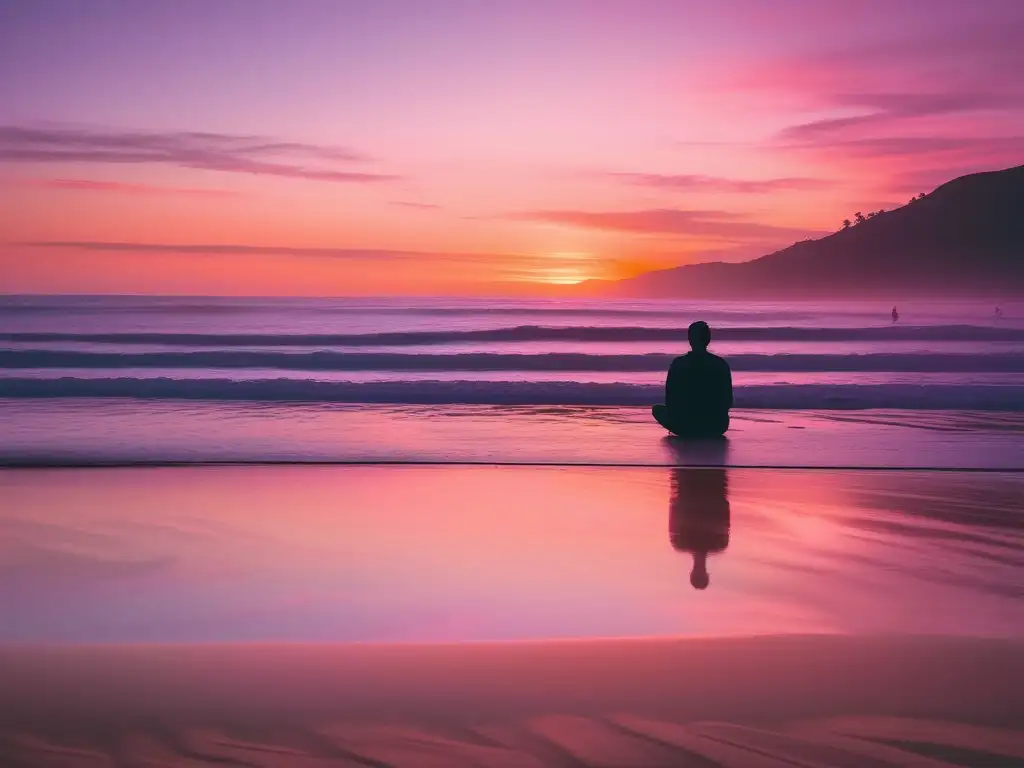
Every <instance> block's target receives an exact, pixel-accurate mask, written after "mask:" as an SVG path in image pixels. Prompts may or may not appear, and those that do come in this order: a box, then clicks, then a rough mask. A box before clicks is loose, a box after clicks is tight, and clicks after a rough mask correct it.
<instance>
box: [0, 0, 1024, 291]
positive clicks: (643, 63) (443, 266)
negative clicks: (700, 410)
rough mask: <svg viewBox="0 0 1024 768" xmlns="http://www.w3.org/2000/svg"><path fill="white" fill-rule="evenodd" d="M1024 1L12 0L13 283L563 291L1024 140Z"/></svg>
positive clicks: (904, 195)
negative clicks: (1022, 75) (140, 0)
mask: <svg viewBox="0 0 1024 768" xmlns="http://www.w3.org/2000/svg"><path fill="white" fill-rule="evenodd" d="M1021 40H1024V2H1021V1H1020V0H976V2H963V1H962V0H886V1H885V2H881V1H876V0H862V2H858V3H848V2H839V1H838V0H806V1H804V0H774V1H773V2H763V0H719V1H718V2H688V1H687V0H674V1H673V0H621V1H620V0H489V1H485V0H348V1H345V0H278V1H276V2H271V1H270V0H173V1H171V0H147V1H146V2H133V1H131V0H92V1H91V2H78V1H76V0H25V1H22V2H17V1H16V0H0V70H2V73H3V77H2V78H0V199H2V201H3V203H2V205H0V291H2V292H7V293H65V292H71V293H159V294H212V295H276V294H282V295H368V294H369V295H394V294H460V295H486V294H496V293H498V294H501V293H509V294H525V295H529V294H531V293H538V294H544V293H549V292H551V291H552V290H553V289H555V288H556V287H557V286H563V285H566V284H570V283H574V282H579V281H581V280H584V279H588V278H619V277H626V276H630V275H634V274H637V273H639V272H643V271H646V270H649V269H657V268H664V267H670V266H675V265H678V264H683V263H689V262H695V261H706V260H720V259H728V260H740V259H746V258H751V257H754V256H759V255H762V254H764V253H767V252H770V251H772V250H775V249H776V248H778V247H780V246H785V245H788V244H789V243H791V242H793V241H794V240H798V239H802V238H805V237H814V236H817V235H818V234H821V233H824V232H827V231H831V230H834V229H837V228H838V227H839V225H840V223H841V221H842V220H843V219H844V218H847V217H852V215H853V213H854V212H855V211H857V210H863V211H865V212H866V211H871V210H877V209H879V208H892V207H894V206H897V205H900V204H902V203H905V202H906V201H907V199H908V198H909V197H910V196H911V195H913V194H916V193H918V192H924V191H929V190H930V189H932V188H933V187H934V186H935V185H937V184H939V183H941V182H943V181H946V180H948V179H950V178H952V177H954V176H957V175H961V174H963V173H968V172H972V171H979V170H988V169H994V168H1001V167H1006V166H1011V165H1018V164H1020V163H1021V162H1024V78H1022V77H1021V76H1020V73H1021V72H1024V45H1021V43H1020V41H1021Z"/></svg>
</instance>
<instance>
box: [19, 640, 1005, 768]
mask: <svg viewBox="0 0 1024 768" xmlns="http://www.w3.org/2000/svg"><path fill="white" fill-rule="evenodd" d="M1022 651H1024V646H1022V645H1021V644H1020V642H1019V641H1002V640H980V639H951V638H927V637H904V638H896V637H885V638H879V637H860V638H852V637H821V636H819V637H810V636H808V637H798V636H791V637H762V638H744V639H721V638H719V639H706V640H681V641H673V640H665V641H651V640H648V641H642V640H641V641H596V642H581V641H570V642H564V643H557V642H556V643H551V642H549V643H495V644H483V645H480V644H476V645H473V644H471V645H427V646H423V645H399V646H394V645H361V646H360V645H355V646H325V645H314V646H306V645H289V646H280V645H277V646H275V645H270V646H266V645H245V646H231V645H214V646H192V647H183V646H99V647H95V646H94V647H78V648H35V649H26V648H14V649H11V648H8V649H6V650H4V651H2V652H0V679H2V680H3V681H4V683H3V685H2V688H0V691H2V693H0V696H2V699H0V707H2V708H0V712H2V715H0V733H2V735H0V759H2V760H3V761H4V762H3V764H4V765H10V766H42V765H61V766H68V765H88V766H101V765H102V766H113V765H130V766H157V765H160V766H198V765H212V764H227V765H249V766H328V765H330V766H335V765H343V766H346V765H353V766H354V765H362V766H367V765H371V766H424V765H431V766H473V765H484V766H678V765H700V766H779V767H780V768H781V766H792V765H799V766H855V765H856V766H861V765H878V766H893V765H895V766H928V767H930V768H936V767H937V766H951V765H1014V764H1019V762H1017V761H1020V760H1024V733H1022V732H1021V731H1020V730H1019V725H1020V723H1021V721H1022V720H1021V719H1022V718H1024V696H1022V695H1021V691H1022V690H1024V661H1022V660H1024V653H1022Z"/></svg>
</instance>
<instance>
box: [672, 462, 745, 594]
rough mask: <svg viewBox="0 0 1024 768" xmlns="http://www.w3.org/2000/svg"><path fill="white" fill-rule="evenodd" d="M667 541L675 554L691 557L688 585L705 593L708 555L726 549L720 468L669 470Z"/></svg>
mask: <svg viewBox="0 0 1024 768" xmlns="http://www.w3.org/2000/svg"><path fill="white" fill-rule="evenodd" d="M671 482H672V491H671V496H670V498H669V506H668V538H669V541H670V542H671V543H672V549H674V550H676V552H689V553H690V554H691V555H693V567H692V569H691V570H690V584H691V586H693V588H694V589H707V587H708V584H710V583H711V576H709V575H708V555H710V554H714V553H716V552H723V551H724V550H725V548H726V547H728V546H729V518H730V509H729V477H728V475H727V470H726V469H725V468H724V467H699V468H697V467H677V468H675V469H673V470H672V480H671Z"/></svg>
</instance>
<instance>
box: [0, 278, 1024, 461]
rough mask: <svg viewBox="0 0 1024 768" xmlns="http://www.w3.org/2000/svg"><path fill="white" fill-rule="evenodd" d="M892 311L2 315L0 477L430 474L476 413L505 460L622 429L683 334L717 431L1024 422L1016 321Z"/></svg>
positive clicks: (617, 305)
mask: <svg viewBox="0 0 1024 768" xmlns="http://www.w3.org/2000/svg"><path fill="white" fill-rule="evenodd" d="M891 309H892V306H891V304H890V303H886V302H882V301H878V302H860V303H850V302H846V303H835V302H833V303H817V304H815V303H750V302H718V303H699V302H697V303H695V302H684V301H589V300H588V301H564V300H558V301H556V300H509V299H450V298H446V299H418V298H417V299H406V298H401V299H399V298H386V299H354V298H350V299H297V298H194V297H135V296H131V297H106V296H103V297H99V296H97V297H93V296H75V297H28V296H6V297H2V298H0V418H2V419H3V421H4V422H6V423H7V424H8V429H7V430H6V436H5V437H2V438H0V458H3V459H5V460H12V459H18V458H24V457H26V456H30V457H35V458H39V457H52V456H55V455H61V456H67V455H68V452H69V451H71V453H73V455H74V457H77V458H78V459H87V458H89V457H90V456H93V457H94V456H105V457H111V456H115V455H116V456H118V457H120V458H122V459H126V458H138V457H139V456H143V457H144V458H149V459H168V460H171V459H177V458H181V457H182V456H185V457H189V458H197V459H204V458H205V459H219V458H229V459H231V460H245V459H247V458H267V457H268V456H273V457H275V458H280V457H285V458H287V457H293V458H294V457H301V456H306V455H307V454H306V453H304V451H303V449H302V444H303V443H304V442H307V438H308V437H309V436H310V435H314V434H315V433H316V431H317V429H321V430H322V429H324V428H325V426H324V425H326V424H329V425H330V429H331V430H334V432H335V434H342V433H344V434H348V435H349V436H350V437H351V438H352V440H350V441H349V443H347V446H348V447H346V449H345V450H344V451H342V453H343V454H344V456H343V457H344V458H347V459H360V458H366V459H374V458H380V454H379V452H374V451H372V450H369V449H368V448H365V446H367V445H369V442H368V440H369V438H368V435H369V434H370V433H374V432H376V433H380V432H381V431H385V432H389V431H390V432H395V431H398V430H401V431H402V432H403V436H402V440H403V441H404V442H405V443H407V444H408V445H407V447H405V448H403V449H402V450H401V451H399V452H397V453H396V452H395V451H391V452H390V453H388V452H387V451H385V452H384V455H385V458H396V459H409V458H417V457H418V458H424V457H427V458H430V457H434V456H435V450H434V449H436V447H437V445H436V442H437V441H438V440H442V441H443V440H444V439H445V437H444V435H445V429H448V427H446V426H444V425H442V424H440V423H439V422H438V420H437V419H436V418H435V419H434V420H433V421H431V419H432V418H433V417H435V416H437V415H438V414H444V415H446V416H453V415H464V416H465V415H467V414H473V415H474V417H479V416H480V414H482V413H486V414H490V415H491V416H492V417H493V418H494V419H495V420H496V421H497V422H498V423H500V430H498V431H497V432H495V434H494V437H495V438H496V439H501V440H503V441H504V442H505V443H506V444H507V443H508V442H509V441H520V442H521V441H523V440H529V439H536V435H537V433H536V432H535V431H529V430H528V431H527V433H525V434H524V433H522V432H517V430H519V429H520V426H521V425H522V424H525V423H526V421H528V419H529V418H534V419H536V418H537V417H538V414H541V415H543V414H544V413H549V414H550V413H555V412H558V413H561V414H563V415H564V414H570V415H571V414H574V413H576V414H585V415H588V416H590V417H593V416H594V414H599V415H600V416H601V418H602V419H604V420H605V421H608V420H611V421H613V422H616V423H623V422H626V423H630V424H632V423H641V422H645V421H646V420H647V416H646V411H645V410H644V409H643V408H642V406H648V405H650V404H652V403H654V402H658V401H660V400H661V395H662V387H663V381H664V375H665V370H666V369H667V367H668V364H669V362H670V361H671V359H672V358H673V357H674V356H675V355H678V354H681V353H683V352H684V351H685V350H686V349H687V344H686V328H687V326H688V325H689V323H691V322H692V321H694V320H697V319H703V320H706V321H707V322H708V323H709V324H710V325H711V326H712V328H713V333H714V337H713V341H712V347H711V348H712V351H714V352H716V353H718V354H720V355H722V356H724V357H725V358H726V359H728V361H729V362H730V364H731V366H732V369H733V379H734V385H735V388H736V408H737V411H736V413H737V414H743V413H746V414H748V415H752V416H756V414H758V413H761V414H765V415H768V414H771V413H777V412H780V411H786V412H811V411H814V412H816V413H817V412H830V413H832V412H844V413H847V414H849V413H851V412H866V411H886V412H893V411H898V412H901V413H902V414H903V415H904V418H905V417H906V416H907V414H908V413H918V414H923V413H924V412H938V411H944V412H957V413H961V414H962V413H965V412H970V413H972V414H975V417H976V418H979V417H978V416H977V414H979V413H980V414H983V415H984V414H989V416H988V417H987V418H990V419H991V418H996V419H1006V418H1009V419H1011V420H1013V419H1015V418H1016V417H1015V416H1014V414H1017V413H1021V412H1024V354H1022V352H1024V303H1007V304H1003V305H1001V307H1000V309H1001V314H1000V316H997V314H996V311H995V307H994V306H993V305H991V304H985V303H979V302H973V303H972V302H945V303H939V302H936V303H925V302H916V303H910V304H905V305H902V304H901V305H899V307H898V309H899V312H900V319H899V321H898V322H897V323H893V322H892V321H891V319H890V311H891ZM539 409H540V410H539ZM543 409H548V410H543ZM551 409H555V410H551ZM558 409H561V410H558ZM573 409H577V410H573ZM581 409H582V410H581ZM369 413H373V414H377V417H376V418H375V419H374V420H372V423H365V415H366V414H369ZM999 414H1001V416H1000V415H999ZM980 418H986V417H984V416H982V417H980ZM253 419H255V420H256V421H254V422H252V423H251V424H248V425H246V424H247V420H249V421H251V420H253ZM361 419H362V420H363V421H360V420H361ZM447 421H448V422H451V420H450V419H448V420H447ZM943 423H946V422H943ZM431 424H433V426H429V425H431ZM961 426H962V425H961ZM300 428H301V429H300ZM297 429H298V430H299V431H298V432H296V430H297ZM303 430H306V431H303ZM410 430H411V433H410ZM145 434H149V438H148V443H147V440H146V439H143V437H144V436H145ZM172 434H173V435H174V447H173V450H171V449H170V448H169V447H168V443H167V440H169V439H170V437H169V436H170V435H172ZM275 435H276V436H277V437H275ZM417 439H418V440H419V442H418V444H417ZM140 440H141V442H140ZM161 441H162V442H161ZM275 441H276V442H275ZM360 441H361V442H360ZM371 442H372V441H371ZM393 442H394V440H392V443H393ZM356 443H358V444H361V445H363V446H364V448H365V450H364V449H355V448H352V445H353V444H356ZM431 443H433V446H431ZM144 444H145V445H144ZM161 445H162V446H163V447H160V446H161ZM332 451H335V452H334V453H332ZM335 453H336V446H335V448H326V449H325V448H322V446H321V447H320V448H317V449H316V451H314V454H315V457H316V458H319V459H329V458H333V457H334V456H335ZM364 454H365V455H364ZM339 455H340V454H339ZM445 455H447V454H445Z"/></svg>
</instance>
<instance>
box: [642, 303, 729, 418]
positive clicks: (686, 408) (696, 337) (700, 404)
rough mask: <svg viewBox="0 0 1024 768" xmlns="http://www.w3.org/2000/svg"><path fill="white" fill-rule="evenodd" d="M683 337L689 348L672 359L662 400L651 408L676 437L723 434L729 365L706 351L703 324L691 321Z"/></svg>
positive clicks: (707, 339)
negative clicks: (687, 341)
mask: <svg viewBox="0 0 1024 768" xmlns="http://www.w3.org/2000/svg"><path fill="white" fill-rule="evenodd" d="M687 337H688V338H689V340H690V351H689V352H687V353H686V354H685V355H682V356H681V357H677V358H676V359H675V360H673V361H672V365H671V366H670V367H669V369H668V377H667V378H666V380H665V402H664V404H662V405H656V406H654V407H653V408H652V409H651V411H652V413H653V414H654V418H655V420H656V421H657V422H658V423H659V424H661V426H663V427H664V428H665V429H667V430H668V431H669V432H672V433H674V434H676V435H679V436H680V437H711V436H716V435H724V434H725V431H726V430H727V429H729V409H730V408H732V373H731V372H730V371H729V364H728V363H727V362H725V360H723V359H722V358H720V357H719V356H718V355H713V354H711V353H710V352H708V345H709V344H710V343H711V329H710V328H709V327H708V324H707V323H705V322H703V321H698V322H696V323H693V324H692V325H691V326H690V328H689V330H688V331H687Z"/></svg>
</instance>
